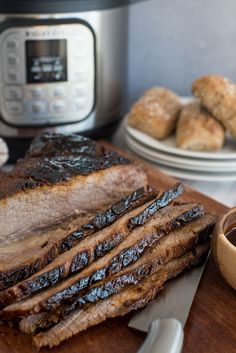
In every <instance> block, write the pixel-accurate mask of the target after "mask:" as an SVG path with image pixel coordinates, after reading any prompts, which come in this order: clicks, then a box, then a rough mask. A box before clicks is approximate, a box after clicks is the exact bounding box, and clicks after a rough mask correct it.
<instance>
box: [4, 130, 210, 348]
mask: <svg viewBox="0 0 236 353" xmlns="http://www.w3.org/2000/svg"><path fill="white" fill-rule="evenodd" d="M182 193H183V186H182V184H177V185H174V186H173V187H170V188H169V189H168V190H165V191H164V192H162V193H160V194H159V192H157V191H156V190H153V189H151V188H150V187H148V186H147V178H146V174H145V172H144V171H143V169H142V168H141V167H140V166H139V165H138V164H136V163H133V162H131V161H129V160H128V159H126V158H125V157H122V156H120V155H118V154H116V153H114V152H111V151H108V150H106V149H104V148H103V147H102V146H100V145H99V144H97V143H95V142H94V141H91V140H89V139H86V138H84V137H81V136H77V135H69V136H64V135H58V134H52V135H51V134H46V135H43V136H41V137H39V138H37V139H36V140H35V141H34V142H33V143H32V145H31V147H30V149H29V151H28V152H27V154H26V157H25V158H24V159H23V160H20V161H19V162H18V163H17V165H16V167H15V168H14V169H13V171H11V172H10V173H8V174H6V175H5V176H4V177H3V178H2V183H1V187H0V222H1V225H2V230H1V233H0V305H1V307H2V308H3V309H2V310H1V312H0V316H1V319H2V320H4V321H9V322H10V323H12V321H13V322H14V323H18V324H19V328H20V330H21V331H23V332H24V333H28V334H31V335H33V336H34V337H33V343H34V345H35V346H36V347H37V348H38V349H40V348H41V347H45V346H49V347H52V346H56V345H58V344H59V343H60V342H62V341H64V340H65V339H67V338H69V337H71V336H72V335H74V334H77V333H79V332H81V331H83V330H85V329H87V328H89V327H91V326H93V325H96V324H99V323H101V322H102V321H104V320H106V319H107V318H112V317H116V316H120V315H125V314H126V313H128V312H130V311H132V310H135V309H138V308H141V307H143V306H144V305H146V304H147V303H148V302H149V301H150V300H151V299H153V298H154V297H155V295H156V294H157V293H158V291H160V290H161V289H162V288H163V285H164V284H165V282H166V281H167V280H168V279H170V278H172V277H174V276H177V275H178V274H179V273H180V272H182V271H183V270H185V269H187V268H189V267H191V266H194V265H196V264H197V263H198V262H199V261H200V260H201V259H202V258H203V256H204V255H205V254H207V252H208V249H209V241H210V237H211V232H212V229H213V226H214V224H215V222H216V217H215V216H213V215H209V214H205V211H204V207H203V206H202V205H201V204H196V203H194V202H189V203H186V202H183V201H182V202H181V201H176V198H178V197H179V196H180V195H181V194H182Z"/></svg>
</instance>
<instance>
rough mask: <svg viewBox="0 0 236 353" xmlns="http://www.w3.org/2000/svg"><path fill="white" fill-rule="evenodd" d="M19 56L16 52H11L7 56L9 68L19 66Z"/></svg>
mask: <svg viewBox="0 0 236 353" xmlns="http://www.w3.org/2000/svg"><path fill="white" fill-rule="evenodd" d="M19 61H20V60H19V56H18V55H17V54H16V53H14V52H9V53H7V55H6V64H7V65H8V66H17V65H18V64H19Z"/></svg>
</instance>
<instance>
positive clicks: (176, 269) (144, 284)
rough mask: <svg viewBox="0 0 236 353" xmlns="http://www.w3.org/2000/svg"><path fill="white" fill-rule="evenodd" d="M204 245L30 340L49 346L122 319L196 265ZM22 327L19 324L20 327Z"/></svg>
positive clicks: (35, 343) (40, 345)
mask: <svg viewBox="0 0 236 353" xmlns="http://www.w3.org/2000/svg"><path fill="white" fill-rule="evenodd" d="M207 249H208V248H207V246H206V245H205V244H204V245H200V246H198V247H197V248H196V250H195V251H193V252H188V253H187V254H185V255H183V256H182V257H180V258H178V259H175V260H173V261H171V262H169V263H167V264H166V265H164V266H163V267H162V269H161V270H160V269H159V270H157V272H155V273H154V274H152V275H151V276H149V277H147V278H146V279H144V280H143V281H141V282H140V284H138V285H131V286H130V287H129V288H127V289H126V290H124V291H123V292H121V293H118V294H115V295H113V296H112V297H110V298H108V299H105V300H102V301H99V302H98V303H96V304H92V305H91V306H88V307H86V308H85V309H81V310H76V311H74V312H73V313H72V314H71V315H69V316H68V317H67V318H66V319H64V320H62V321H61V322H59V323H58V324H57V325H55V326H53V327H52V328H51V329H49V330H48V331H46V332H41V333H39V334H37V335H36V336H35V337H34V338H33V343H34V345H35V346H36V347H37V348H38V349H40V348H42V347H45V346H49V347H53V346H56V345H58V344H60V343H61V342H62V341H64V340H66V339H68V338H70V337H71V336H73V335H75V334H77V333H79V332H81V331H83V330H86V329H88V328H89V327H91V326H94V325H97V324H99V323H101V322H103V321H104V320H106V319H108V318H113V317H116V316H122V315H125V314H127V313H128V312H130V311H132V310H136V309H139V308H141V307H143V306H145V305H146V304H147V303H148V302H149V301H150V300H152V299H153V298H154V297H155V296H156V294H157V293H158V291H160V290H161V289H162V287H163V284H164V283H165V282H166V280H168V279H170V278H172V277H175V276H177V275H178V274H179V273H180V272H182V271H183V270H184V269H186V268H188V267H190V266H193V265H195V264H196V263H198V261H199V259H200V258H201V257H202V255H203V254H204V253H205V252H206V250H207ZM22 326H23V324H21V328H22Z"/></svg>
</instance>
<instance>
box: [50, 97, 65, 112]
mask: <svg viewBox="0 0 236 353" xmlns="http://www.w3.org/2000/svg"><path fill="white" fill-rule="evenodd" d="M66 106H67V105H66V102H65V101H63V100H59V99H58V100H54V101H52V103H51V110H52V112H53V113H56V114H61V113H64V112H65V111H66Z"/></svg>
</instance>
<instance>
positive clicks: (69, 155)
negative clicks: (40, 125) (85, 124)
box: [0, 134, 131, 200]
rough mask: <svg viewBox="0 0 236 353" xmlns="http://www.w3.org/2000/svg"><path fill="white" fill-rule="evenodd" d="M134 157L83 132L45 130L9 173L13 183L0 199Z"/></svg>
mask: <svg viewBox="0 0 236 353" xmlns="http://www.w3.org/2000/svg"><path fill="white" fill-rule="evenodd" d="M130 163H131V161H130V160H129V159H127V158H125V157H123V156H121V155H119V154H117V153H116V152H113V151H109V150H106V149H105V148H104V147H102V146H101V145H99V144H98V143H96V142H95V141H92V140H90V139H89V138H86V137H82V136H80V135H75V134H71V135H61V134H45V135H42V136H41V137H39V138H37V139H36V140H35V141H34V142H33V143H32V145H31V147H30V149H29V151H28V154H27V155H26V157H25V158H24V159H21V160H19V161H18V162H17V165H16V166H15V168H14V169H13V170H12V171H11V172H9V173H7V175H8V178H5V181H6V182H8V180H7V179H9V178H10V179H11V185H12V187H11V186H10V185H9V183H8V184H6V186H7V187H6V188H3V187H2V188H1V189H0V200H1V199H4V198H6V197H9V196H11V195H13V194H16V193H17V192H19V191H21V190H28V189H29V190H31V189H34V188H36V187H39V186H43V185H53V184H56V183H60V182H68V181H70V180H71V178H73V177H74V176H78V175H81V176H88V175H89V174H92V173H95V172H98V171H101V170H104V169H108V168H111V167H113V166H118V165H124V164H130Z"/></svg>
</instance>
